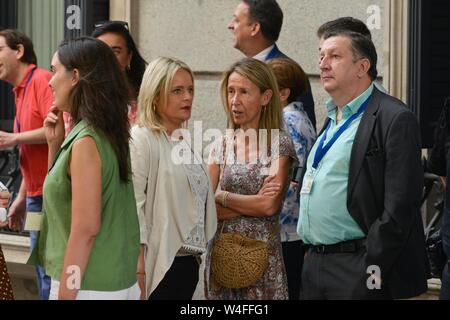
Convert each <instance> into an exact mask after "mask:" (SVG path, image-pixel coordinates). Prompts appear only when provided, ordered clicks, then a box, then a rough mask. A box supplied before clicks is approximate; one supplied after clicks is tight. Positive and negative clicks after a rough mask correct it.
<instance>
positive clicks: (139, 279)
mask: <svg viewBox="0 0 450 320" xmlns="http://www.w3.org/2000/svg"><path fill="white" fill-rule="evenodd" d="M136 277H137V283H138V285H139V289H141V297H140V299H141V300H147V297H146V295H145V274H144V273H137V274H136Z"/></svg>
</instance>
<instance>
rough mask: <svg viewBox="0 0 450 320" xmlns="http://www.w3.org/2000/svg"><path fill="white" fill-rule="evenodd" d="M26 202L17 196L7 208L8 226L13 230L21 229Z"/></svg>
mask: <svg viewBox="0 0 450 320" xmlns="http://www.w3.org/2000/svg"><path fill="white" fill-rule="evenodd" d="M26 209H27V204H26V200H25V198H21V197H20V196H18V197H17V198H16V200H14V202H13V203H12V205H11V207H10V208H9V214H8V218H9V228H10V229H11V230H15V231H21V230H22V228H23V226H24V222H25V215H26Z"/></svg>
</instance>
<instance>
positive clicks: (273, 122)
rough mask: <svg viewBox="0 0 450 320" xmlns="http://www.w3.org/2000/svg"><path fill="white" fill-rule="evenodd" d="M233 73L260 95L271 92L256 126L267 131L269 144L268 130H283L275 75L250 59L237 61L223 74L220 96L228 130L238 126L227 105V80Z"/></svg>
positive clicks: (264, 66) (267, 68)
mask: <svg viewBox="0 0 450 320" xmlns="http://www.w3.org/2000/svg"><path fill="white" fill-rule="evenodd" d="M234 72H236V73H237V74H239V75H241V76H243V77H245V78H247V79H249V80H250V81H251V82H252V83H254V84H255V85H256V86H257V87H258V88H259V90H260V92H261V94H262V93H264V92H266V91H267V90H271V91H272V98H271V99H270V101H269V103H268V104H267V106H265V108H264V110H263V112H262V113H261V118H260V119H259V126H258V129H266V130H268V133H269V139H268V142H269V143H270V141H271V140H270V130H271V129H279V130H282V129H283V118H282V114H281V110H282V108H281V102H280V96H279V94H278V84H277V80H276V78H275V75H274V74H273V72H272V70H271V69H270V68H269V67H268V66H267V65H266V64H265V63H264V62H261V61H259V60H256V59H251V58H244V59H242V60H239V61H238V62H236V63H234V64H233V65H232V66H231V67H230V68H228V70H226V71H225V72H224V74H223V77H222V82H221V85H220V96H221V99H222V104H223V107H224V109H225V113H226V115H227V118H228V129H233V130H236V129H239V126H238V125H236V124H235V123H234V122H233V117H232V115H231V108H230V106H229V105H228V79H229V78H230V75H231V74H232V73H234Z"/></svg>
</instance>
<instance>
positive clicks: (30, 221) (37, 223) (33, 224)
mask: <svg viewBox="0 0 450 320" xmlns="http://www.w3.org/2000/svg"><path fill="white" fill-rule="evenodd" d="M41 222H42V212H27V218H26V220H25V227H24V228H23V229H24V230H26V231H40V230H41Z"/></svg>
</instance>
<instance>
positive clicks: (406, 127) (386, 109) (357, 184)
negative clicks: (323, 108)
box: [347, 88, 428, 299]
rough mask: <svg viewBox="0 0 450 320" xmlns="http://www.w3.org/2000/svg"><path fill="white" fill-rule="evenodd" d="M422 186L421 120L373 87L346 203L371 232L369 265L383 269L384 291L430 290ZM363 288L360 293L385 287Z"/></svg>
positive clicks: (405, 294) (406, 294) (402, 294)
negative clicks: (422, 215)
mask: <svg viewBox="0 0 450 320" xmlns="http://www.w3.org/2000/svg"><path fill="white" fill-rule="evenodd" d="M422 189H423V168H422V164H421V141H420V129H419V125H418V122H417V120H416V118H415V116H414V114H413V113H411V112H410V111H409V110H408V109H407V108H406V106H405V105H404V104H403V103H402V102H401V101H400V100H397V99H395V98H393V97H391V96H389V95H387V94H384V93H382V92H380V91H379V90H378V89H376V88H374V91H373V94H372V96H371V98H370V101H369V104H368V106H367V109H366V111H365V112H364V115H363V117H362V120H361V123H360V125H359V128H358V131H357V133H356V136H355V141H354V143H353V147H352V153H351V158H350V171H349V180H348V194H347V208H348V211H349V212H350V215H351V216H352V217H353V218H354V220H355V221H356V222H357V223H358V225H359V226H360V227H361V229H362V230H363V231H364V233H365V234H366V235H367V243H366V246H367V253H366V258H365V259H366V266H371V265H377V266H379V267H380V269H381V278H382V290H381V291H383V292H384V293H387V295H385V294H383V295H381V296H382V297H390V298H393V299H402V298H410V297H416V296H418V295H420V294H422V293H424V292H425V291H426V290H427V274H428V272H427V271H428V262H427V261H428V260H427V258H426V252H425V237H424V228H423V224H422V218H421V214H420V201H421V195H422ZM361 276H362V279H361V281H366V280H367V278H368V275H367V274H366V275H361ZM364 289H365V288H364ZM364 289H361V288H360V289H357V291H358V292H354V295H355V297H357V298H361V297H363V298H364V297H367V298H370V297H376V296H377V295H378V294H379V293H380V292H377V290H367V289H366V290H364ZM355 290H356V289H355ZM361 290H363V291H365V292H361Z"/></svg>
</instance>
